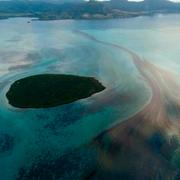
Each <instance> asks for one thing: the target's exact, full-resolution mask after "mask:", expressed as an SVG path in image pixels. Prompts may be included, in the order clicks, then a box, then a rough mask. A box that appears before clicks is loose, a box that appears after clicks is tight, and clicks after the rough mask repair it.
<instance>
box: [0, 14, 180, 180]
mask: <svg viewBox="0 0 180 180" xmlns="http://www.w3.org/2000/svg"><path fill="white" fill-rule="evenodd" d="M30 20H31V19H29V18H11V19H6V20H1V21H0V39H1V40H0V177H1V180H15V179H33V178H37V177H38V178H39V179H42V180H45V179H50V180H51V179H53V178H54V179H66V180H67V179H70V180H71V179H73V180H74V179H78V180H79V179H88V178H89V179H90V178H92V179H93V178H98V179H105V178H107V179H110V178H114V179H118V178H125V179H128V178H129V179H132V177H134V178H135V177H136V178H139V179H143V178H146V177H147V176H149V174H151V175H153V177H161V178H162V179H166V178H167V177H170V178H171V179H173V178H175V174H176V176H177V175H178V173H179V168H180V166H179V164H180V163H179V162H180V161H179V159H180V154H179V138H178V137H179V130H178V126H179V118H180V113H179V104H180V103H179V86H180V82H179V74H180V61H179V59H180V53H179V47H180V33H179V32H180V15H156V16H152V17H136V18H130V19H119V20H117V19H114V20H102V21H99V20H92V21H85V20H79V21H76V20H57V21H37V20H31V23H27V22H28V21H30ZM44 73H56V74H74V75H78V76H89V77H95V78H96V79H98V80H99V81H100V82H101V83H102V84H103V85H104V86H105V87H106V89H105V90H104V91H102V92H100V93H98V94H95V95H93V96H92V97H89V98H87V99H83V100H79V101H77V102H73V103H70V104H66V105H63V106H58V107H53V108H46V109H44V108H42V109H20V108H14V107H12V106H11V105H9V104H8V101H7V99H6V93H7V91H8V89H9V87H10V85H11V84H12V83H13V82H14V81H16V80H18V79H21V78H24V77H27V76H31V75H36V74H44ZM159 89H160V90H159ZM157 97H158V98H157ZM159 97H160V98H159ZM155 100H156V101H155ZM156 105H157V107H156ZM159 107H161V109H158V108H159ZM157 110H158V111H157ZM159 112H160V113H159ZM145 117H148V118H146V119H148V120H145ZM141 119H142V121H140V122H139V120H141ZM164 120H165V121H164ZM132 122H133V123H132ZM130 130H132V131H130ZM127 132H128V133H127ZM167 139H168V142H170V141H171V142H173V143H168V142H167ZM169 140H170V141H169ZM113 142H114V143H113ZM120 147H123V148H122V149H124V151H123V150H122V149H121V148H120ZM166 149H172V150H171V151H166ZM132 151H133V152H135V154H133V153H132ZM124 152H126V153H124ZM147 152H148V153H147ZM142 154H147V156H143V155H142ZM159 154H160V155H159ZM123 157H125V159H126V160H127V159H128V162H129V164H128V165H126V166H123V165H122V164H121V162H124V159H123ZM135 157H138V160H139V161H138V162H139V163H140V164H138V163H137V161H136V158H135ZM164 159H165V161H164ZM150 160H151V163H152V165H151V167H153V166H154V167H156V168H155V169H161V171H155V170H153V169H151V171H150V172H149V171H148V170H147V169H149V166H150V165H149V162H150ZM147 162H148V163H147ZM165 162H166V163H167V165H164V164H165ZM142 164H143V166H142ZM134 165H135V166H136V168H135V167H134ZM143 168H145V169H143ZM122 169H123V170H124V169H125V170H124V171H122ZM134 171H135V172H134ZM140 172H144V174H142V173H140ZM176 178H178V176H177V177H176Z"/></svg>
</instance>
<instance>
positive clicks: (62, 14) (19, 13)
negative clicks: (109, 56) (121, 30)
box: [0, 0, 180, 20]
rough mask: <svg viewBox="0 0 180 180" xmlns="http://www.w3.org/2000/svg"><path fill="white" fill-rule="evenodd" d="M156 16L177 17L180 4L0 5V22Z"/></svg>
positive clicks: (163, 0) (148, 0)
mask: <svg viewBox="0 0 180 180" xmlns="http://www.w3.org/2000/svg"><path fill="white" fill-rule="evenodd" d="M156 13H180V3H173V2H171V1H168V0H144V1H142V2H132V1H131V2H130V1H128V0H111V1H104V2H99V1H95V0H90V1H84V0H64V1H63V0H60V1H58V0H57V1H55V0H54V1H47V0H46V1H38V0H34V1H26V0H18V1H13V0H12V1H0V19H4V18H9V17H36V18H39V19H40V20H56V19H110V18H127V17H136V16H140V15H153V14H156Z"/></svg>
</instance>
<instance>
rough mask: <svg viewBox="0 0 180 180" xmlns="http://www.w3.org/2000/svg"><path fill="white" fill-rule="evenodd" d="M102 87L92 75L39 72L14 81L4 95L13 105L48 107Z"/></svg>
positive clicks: (86, 95)
mask: <svg viewBox="0 0 180 180" xmlns="http://www.w3.org/2000/svg"><path fill="white" fill-rule="evenodd" d="M104 89H105V87H104V86H103V85H102V84H101V83H100V82H99V81H98V80H96V79H95V78H93V77H82V76H74V75H61V74H60V75H57V74H39V75H34V76H29V77H25V78H23V79H20V80H17V81H15V82H14V83H13V84H12V85H11V87H10V89H9V91H8V92H7V94H6V97H7V99H8V101H9V104H11V105H12V106H14V107H18V108H48V107H55V106H58V105H63V104H68V103H72V102H74V101H77V100H79V99H83V98H87V97H89V96H91V95H93V94H95V93H98V92H100V91H103V90H104Z"/></svg>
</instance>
